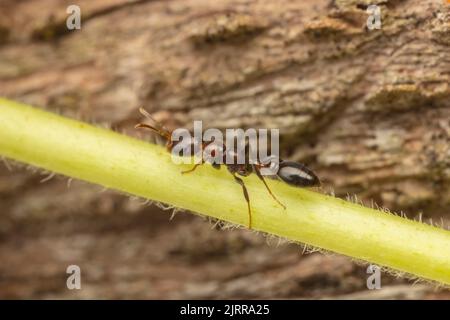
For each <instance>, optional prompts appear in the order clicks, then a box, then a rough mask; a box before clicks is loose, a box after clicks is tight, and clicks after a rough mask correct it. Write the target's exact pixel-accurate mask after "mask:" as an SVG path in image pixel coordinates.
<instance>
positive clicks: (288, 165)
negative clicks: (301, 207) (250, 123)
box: [135, 108, 320, 229]
mask: <svg viewBox="0 0 450 320" xmlns="http://www.w3.org/2000/svg"><path fill="white" fill-rule="evenodd" d="M139 111H140V112H141V114H142V115H144V116H145V117H146V118H148V119H150V120H151V121H152V122H153V125H148V124H146V123H138V124H137V125H136V126H135V128H146V129H149V130H151V131H153V132H155V133H157V134H158V135H159V136H161V137H163V138H164V139H165V140H166V148H167V150H168V151H169V152H172V149H173V148H174V146H175V145H176V144H178V143H179V141H174V140H173V139H172V131H170V130H169V129H167V128H166V127H165V126H163V125H162V124H161V123H159V122H158V121H156V120H155V119H154V118H153V117H152V116H151V115H150V114H149V113H148V112H147V111H146V110H145V109H144V108H140V109H139ZM210 143H211V142H209V141H208V142H204V141H202V142H201V150H203V149H205V148H206V147H207V146H208V145H209V144H210ZM228 151H229V150H228ZM245 152H246V155H247V154H248V148H247V146H246V151H245ZM224 156H225V155H224ZM234 156H235V155H234ZM224 160H225V159H224ZM248 160H249V157H248V156H246V157H245V163H244V164H237V161H235V162H233V163H232V164H227V163H226V162H225V161H223V162H221V163H216V162H211V161H210V159H204V158H203V156H202V159H201V162H200V163H196V164H195V165H194V166H193V167H192V169H190V170H187V171H182V172H181V173H182V174H186V173H190V172H193V171H194V170H195V169H197V167H198V166H200V165H202V164H204V163H205V162H208V163H210V164H211V165H212V166H213V168H215V169H220V165H221V164H224V165H225V166H226V167H227V169H228V171H229V172H230V173H231V174H232V175H233V177H234V180H235V181H236V182H237V183H238V184H239V185H241V186H242V191H243V193H244V197H245V200H246V201H247V208H248V219H249V222H248V227H249V229H251V228H252V214H251V207H250V198H249V195H248V191H247V187H246V186H245V184H244V181H243V180H242V179H241V178H240V177H239V176H241V177H246V176H248V175H250V174H251V173H253V172H254V173H256V175H257V176H258V178H259V179H260V180H261V181H262V183H263V184H264V186H265V187H266V189H267V191H268V192H269V194H270V196H271V197H272V198H273V199H274V200H275V201H276V202H277V203H278V204H279V205H280V206H282V207H283V208H284V209H286V206H285V205H284V204H282V203H281V202H280V201H279V200H278V199H277V198H276V197H275V195H274V194H273V193H272V191H271V190H270V188H269V186H268V185H267V183H266V180H265V179H264V177H263V175H262V174H261V169H262V168H266V167H268V165H270V164H265V163H261V162H259V161H256V163H255V162H252V163H251V162H250V161H248ZM274 178H280V179H281V180H282V181H284V182H286V183H287V184H289V185H291V186H295V187H314V186H320V181H319V178H318V177H317V176H316V175H315V173H314V172H313V171H312V170H310V169H308V168H307V167H306V166H305V165H303V164H301V163H298V162H294V161H284V160H281V159H280V161H279V166H278V170H277V173H276V175H274Z"/></svg>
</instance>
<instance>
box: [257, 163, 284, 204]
mask: <svg viewBox="0 0 450 320" xmlns="http://www.w3.org/2000/svg"><path fill="white" fill-rule="evenodd" d="M253 169H255V173H256V175H257V176H258V178H259V179H260V180H261V181H262V182H263V183H264V185H265V186H266V189H267V191H269V194H270V195H271V196H272V198H273V199H274V200H275V201H276V202H278V204H279V205H280V206H282V207H283V209H284V210H286V206H285V205H284V204H282V203H281V202H280V200H278V199H277V197H275V195H274V194H273V193H272V191H271V190H270V188H269V186H268V185H267V183H266V180H264V177H263V176H262V174H261V172H260V171H259V168H258V167H257V166H255V165H254V166H253Z"/></svg>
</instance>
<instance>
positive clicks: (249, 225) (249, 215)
mask: <svg viewBox="0 0 450 320" xmlns="http://www.w3.org/2000/svg"><path fill="white" fill-rule="evenodd" d="M233 177H234V180H235V181H236V182H237V183H239V184H240V185H241V186H242V191H243V192H244V197H245V201H247V208H248V228H249V229H251V228H252V210H251V208H250V199H249V197H248V192H247V187H246V186H245V184H244V181H242V179H241V178H239V177H237V176H236V174H235V173H233Z"/></svg>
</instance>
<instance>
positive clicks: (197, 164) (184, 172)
mask: <svg viewBox="0 0 450 320" xmlns="http://www.w3.org/2000/svg"><path fill="white" fill-rule="evenodd" d="M203 163H204V162H202V163H196V164H195V165H194V166H193V167H192V169H189V170H186V171H181V174H186V173H190V172H193V171H194V170H195V169H197V167H198V166H201V165H202V164H203Z"/></svg>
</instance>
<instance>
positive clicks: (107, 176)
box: [0, 98, 450, 285]
mask: <svg viewBox="0 0 450 320" xmlns="http://www.w3.org/2000/svg"><path fill="white" fill-rule="evenodd" d="M0 155H3V156H5V157H7V158H11V159H14V160H18V161H21V162H25V163H28V164H31V165H34V166H37V167H40V168H44V169H47V170H50V171H53V172H56V173H59V174H63V175H66V176H69V177H73V178H77V179H82V180H86V181H89V182H92V183H96V184H99V185H102V186H105V187H108V188H112V189H117V190H120V191H124V192H126V193H129V194H133V195H137V196H141V197H144V198H147V199H151V200H156V201H160V202H164V203H168V204H171V205H173V206H176V207H179V208H183V209H188V210H191V211H194V212H198V213H201V214H204V215H207V216H211V217H214V218H218V219H221V220H225V221H228V222H232V223H235V224H240V225H244V226H246V225H247V223H248V216H247V208H246V202H245V200H244V197H243V194H242V189H241V187H240V186H239V185H238V184H236V183H235V182H234V180H233V178H232V176H231V175H230V174H229V173H228V172H227V171H226V169H224V168H222V169H221V170H215V169H213V168H212V167H211V166H209V165H203V166H201V167H199V168H198V169H197V170H196V171H195V172H193V173H190V174H187V175H182V174H181V171H182V170H186V169H188V168H190V167H191V166H190V165H176V164H174V163H173V162H172V161H171V157H170V154H169V153H168V152H167V151H166V150H165V149H164V148H162V147H160V146H156V145H153V144H150V143H146V142H144V141H141V140H138V139H134V138H131V137H128V136H125V135H121V134H118V133H116V132H113V131H109V130H105V129H100V128H97V127H94V126H92V125H89V124H86V123H82V122H79V121H76V120H72V119H68V118H64V117H61V116H59V115H56V114H52V113H49V112H45V111H42V110H39V109H36V108H32V107H30V106H27V105H24V104H20V103H16V102H12V101H9V100H6V99H1V98H0ZM244 180H245V183H246V185H247V187H248V190H249V194H250V201H251V206H252V212H253V228H254V229H255V230H260V231H263V232H267V233H271V234H275V235H278V236H281V237H285V238H287V239H290V240H293V241H300V242H303V243H306V244H308V245H312V246H315V247H319V248H323V249H326V250H329V251H333V252H337V253H340V254H344V255H347V256H350V257H353V258H356V259H360V260H365V261H368V262H371V263H375V264H378V265H381V266H386V267H390V268H392V269H395V270H399V271H403V272H407V273H409V274H413V275H416V276H419V277H422V278H425V279H429V280H435V281H438V282H441V283H443V284H447V285H449V284H450V232H449V231H446V230H443V229H440V228H437V227H434V226H430V225H426V224H422V223H419V222H415V221H411V220H408V219H405V218H402V217H399V216H396V215H393V214H388V213H385V212H381V211H378V210H374V209H370V208H366V207H363V206H361V205H357V204H354V203H351V202H347V201H344V200H341V199H337V198H334V197H331V196H326V195H323V194H320V193H317V192H312V191H310V190H306V189H300V188H294V187H290V186H288V185H286V184H283V183H281V182H278V181H272V180H269V181H268V183H269V184H270V186H271V188H272V191H273V192H274V193H275V194H276V195H277V196H278V198H279V199H280V200H281V201H282V202H283V203H284V204H285V205H286V207H287V209H286V210H283V209H282V208H281V207H280V206H279V205H278V204H277V203H276V202H274V201H273V199H272V198H271V197H270V196H269V195H268V194H267V191H266V190H265V188H264V186H263V185H262V184H261V182H260V181H259V180H258V179H257V178H256V177H253V176H250V177H248V178H244ZM54 196H55V197H56V196H58V195H56V194H55V195H54ZM192 236H193V237H195V235H192Z"/></svg>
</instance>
